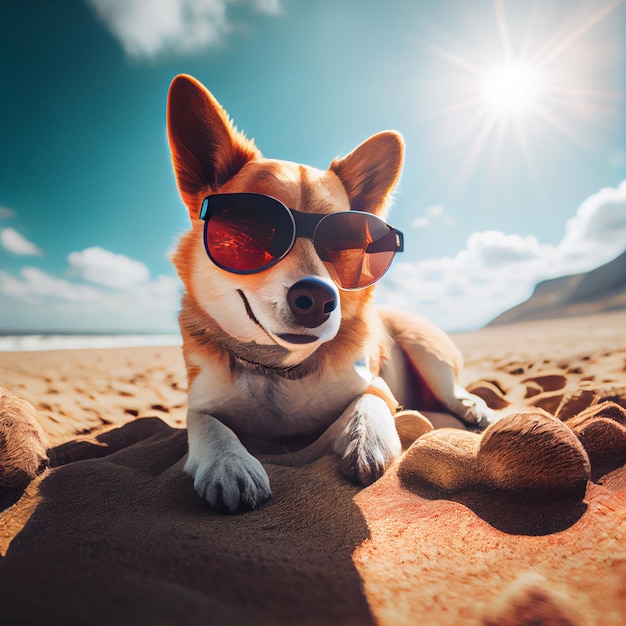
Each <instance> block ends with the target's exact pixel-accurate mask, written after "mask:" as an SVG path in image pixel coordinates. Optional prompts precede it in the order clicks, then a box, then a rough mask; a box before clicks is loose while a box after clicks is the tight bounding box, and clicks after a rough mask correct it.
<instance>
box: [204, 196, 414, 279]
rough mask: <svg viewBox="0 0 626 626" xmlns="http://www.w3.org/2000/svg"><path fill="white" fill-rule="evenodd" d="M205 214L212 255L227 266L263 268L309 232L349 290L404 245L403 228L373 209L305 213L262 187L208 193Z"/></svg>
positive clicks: (376, 273) (383, 267)
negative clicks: (261, 191)
mask: <svg viewBox="0 0 626 626" xmlns="http://www.w3.org/2000/svg"><path fill="white" fill-rule="evenodd" d="M200 219H202V220H204V247H205V248H206V251H207V254H208V255H209V258H210V259H211V261H213V263H215V265H217V266H218V267H220V268H222V269H223V270H226V271H227V272H232V273H234V274H256V273H258V272H263V271H264V270H267V269H269V268H270V267H272V266H273V265H275V264H276V263H278V262H279V261H280V260H281V259H283V258H285V256H287V254H288V253H289V251H290V250H291V249H292V248H293V246H294V244H295V242H296V239H297V238H298V237H305V238H307V239H310V240H311V241H312V242H313V246H314V247H315V251H316V252H317V254H318V256H319V258H320V259H321V260H322V262H323V263H324V265H325V266H326V269H327V270H328V272H329V273H330V275H331V277H332V279H333V280H334V281H335V282H336V283H337V285H338V286H339V287H340V288H341V289H344V290H355V289H364V288H365V287H369V286H370V285H372V284H374V283H375V282H376V281H377V280H378V279H379V278H381V277H382V275H383V274H384V273H385V272H386V271H387V270H388V269H389V266H390V265H391V262H392V261H393V257H394V256H395V254H396V252H402V250H403V246H404V237H403V235H402V233H401V232H400V231H399V230H397V229H395V228H393V227H391V226H389V224H387V223H386V222H384V221H383V220H382V219H380V218H379V217H377V216H376V215H372V214H371V213H364V212H362V211H341V212H338V213H329V214H324V213H301V212H300V211H296V210H294V209H290V208H289V207H287V206H285V205H284V204H283V203H282V202H280V201H279V200H276V198H272V197H271V196H265V195H263V194H259V193H224V194H215V195H211V196H207V197H206V198H205V199H204V200H203V201H202V208H201V210H200Z"/></svg>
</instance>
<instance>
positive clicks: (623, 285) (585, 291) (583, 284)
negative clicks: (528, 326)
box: [487, 252, 626, 326]
mask: <svg viewBox="0 0 626 626" xmlns="http://www.w3.org/2000/svg"><path fill="white" fill-rule="evenodd" d="M619 309H626V252H624V253H623V254H621V255H620V256H618V257H617V258H616V259H613V260H612V261H609V262H608V263H607V264H606V265H602V266H600V267H598V268H596V269H595V270H592V271H590V272H585V273H582V274H573V275H572V276H563V277H561V278H553V279H551V280H544V281H543V282H540V283H539V284H537V286H536V287H535V290H534V292H533V294H532V296H531V297H530V298H529V299H528V300H526V302H522V303H521V304H518V305H517V306H515V307H513V308H512V309H509V310H508V311H505V312H504V313H502V314H500V315H498V317H496V318H495V319H494V320H492V321H491V322H489V324H487V326H500V325H504V324H514V323H517V322H528V321H531V320H544V319H552V318H557V317H575V316H577V315H593V314H595V313H605V312H607V311H616V310H619Z"/></svg>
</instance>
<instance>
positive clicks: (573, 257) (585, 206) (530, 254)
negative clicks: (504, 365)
mask: <svg viewBox="0 0 626 626" xmlns="http://www.w3.org/2000/svg"><path fill="white" fill-rule="evenodd" d="M625 248H626V181H623V182H622V183H621V184H620V185H618V186H617V187H616V188H607V189H603V190H601V191H600V192H598V193H596V194H594V195H592V196H590V197H589V198H588V199H587V200H585V202H583V203H582V204H581V205H580V207H579V208H578V211H577V212H576V214H575V216H574V217H572V218H571V219H570V220H569V221H568V222H567V224H566V227H565V235H564V237H563V239H562V241H561V242H560V243H559V244H558V245H557V246H553V245H550V244H542V243H540V242H539V241H538V240H537V238H536V237H534V236H527V237H522V236H520V235H516V234H513V235H506V234H504V233H501V232H498V231H485V232H474V233H472V234H471V235H470V236H469V238H468V240H467V243H466V246H465V248H464V249H463V250H460V251H459V252H458V253H457V254H456V255H455V256H454V257H443V258H439V259H428V260H424V261H419V262H417V263H401V262H400V263H396V264H395V265H394V266H393V267H392V269H391V270H390V271H389V273H388V275H387V276H386V277H385V279H384V280H383V281H382V282H381V284H380V286H379V287H378V289H377V299H378V300H379V301H381V302H384V303H386V304H394V305H397V306H400V307H402V308H407V309H409V310H414V311H415V312H417V313H421V314H422V315H425V316H426V317H429V318H430V319H432V320H433V321H434V322H436V323H438V324H439V325H441V326H443V327H444V328H446V329H447V330H463V329H469V328H476V327H478V326H482V325H484V324H485V323H487V322H489V321H490V320H491V319H493V318H494V317H495V316H496V315H498V314H499V313H501V312H502V311H504V310H506V309H508V308H510V307H512V306H514V305H516V304H518V303H520V302H522V301H523V300H525V299H526V298H527V297H528V296H529V295H530V294H531V293H532V290H533V288H534V286H535V284H536V283H537V282H539V281H541V280H544V279H546V278H554V277H557V276H564V275H567V274H573V273H577V272H581V271H588V270H591V269H593V268H595V267H598V266H599V265H602V264H603V263H606V262H608V261H610V260H611V259H612V258H614V257H616V256H617V255H618V254H620V253H621V252H623V251H624V249H625Z"/></svg>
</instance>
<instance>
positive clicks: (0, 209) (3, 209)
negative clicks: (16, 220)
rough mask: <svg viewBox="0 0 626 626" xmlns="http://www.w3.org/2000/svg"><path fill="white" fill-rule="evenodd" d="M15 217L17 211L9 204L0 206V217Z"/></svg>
mask: <svg viewBox="0 0 626 626" xmlns="http://www.w3.org/2000/svg"><path fill="white" fill-rule="evenodd" d="M10 217H15V211H14V210H13V209H9V207H8V206H0V219H7V218H10Z"/></svg>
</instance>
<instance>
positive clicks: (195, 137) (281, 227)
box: [167, 75, 492, 513]
mask: <svg viewBox="0 0 626 626" xmlns="http://www.w3.org/2000/svg"><path fill="white" fill-rule="evenodd" d="M167 127H168V137H169V143H170V148H171V153H172V160H173V166H174V172H175V176H176V182H177V185H178V189H179V192H180V194H181V197H182V200H183V202H184V204H185V205H186V206H187V209H188V210H189V216H190V218H191V229H190V230H189V232H187V233H186V234H184V235H183V236H182V237H181V238H180V241H179V243H178V246H177V248H176V250H175V251H174V253H173V256H172V258H173V261H174V264H175V266H176V269H177V272H178V274H179V276H180V278H181V280H182V282H183V284H184V295H183V298H182V306H181V312H180V317H179V321H180V328H181V332H182V337H183V355H184V359H185V364H186V368H187V375H188V385H189V403H188V414H187V429H188V438H189V454H188V459H187V461H186V464H185V468H184V469H185V472H186V473H187V474H189V475H190V476H191V477H192V478H193V481H194V487H195V490H196V491H197V493H198V494H199V495H200V496H201V497H203V498H204V499H205V500H206V501H207V502H208V503H209V505H210V506H211V507H212V508H213V509H214V510H217V511H220V512H226V513H233V512H237V511H243V510H248V509H253V508H255V507H257V506H259V505H260V504H262V503H263V502H265V501H266V500H268V499H269V498H270V496H271V488H270V483H269V479H268V476H267V473H266V471H265V469H264V467H263V465H262V463H261V461H260V460H259V458H261V459H267V458H271V459H272V460H273V461H272V462H278V463H281V462H283V463H289V464H302V463H307V462H310V461H311V460H313V459H315V458H316V457H318V456H320V455H322V454H324V453H326V452H332V453H335V454H336V455H337V456H338V457H339V459H340V466H341V469H342V471H343V473H344V474H345V476H346V477H347V478H348V479H349V480H351V481H353V482H354V483H357V484H360V485H368V484H370V483H372V482H374V481H375V480H377V479H378V478H379V477H380V476H381V475H382V474H383V472H384V471H385V469H386V468H387V467H388V466H389V464H390V463H391V462H392V461H393V460H394V458H396V457H397V456H398V455H399V454H400V453H401V444H400V439H399V436H398V433H397V430H396V427H395V423H394V414H395V412H396V409H397V407H398V406H399V405H403V406H404V407H405V408H411V409H416V410H439V411H446V412H448V413H450V414H452V415H454V416H456V417H457V418H458V419H459V420H460V421H461V422H462V423H463V424H465V425H468V426H469V427H473V428H475V429H483V428H485V427H486V426H487V425H488V424H489V423H490V422H491V421H492V413H491V411H490V409H489V408H488V407H487V406H486V404H485V403H484V402H483V401H482V400H481V399H480V398H478V397H476V396H473V395H471V394H470V393H468V392H467V391H466V390H465V389H463V388H462V387H461V386H459V385H458V384H457V380H458V375H459V370H460V367H461V358H460V355H459V353H458V351H457V349H456V348H455V346H454V345H453V343H452V341H451V340H450V339H449V338H448V336H447V335H446V334H444V333H443V332H442V331H441V330H439V329H438V328H437V327H436V326H434V325H432V324H430V323H428V322H427V321H426V320H424V319H422V318H420V317H418V316H415V315H412V314H408V313H404V312H401V311H393V310H391V309H381V308H377V307H376V306H375V305H374V302H373V290H374V287H373V285H374V283H375V282H376V280H378V279H379V278H380V277H381V276H382V275H383V274H384V273H385V271H386V270H387V268H388V267H389V265H390V264H391V261H392V259H393V257H394V255H395V254H396V253H397V252H400V251H401V250H402V246H403V237H402V233H401V232H400V231H398V230H397V229H395V228H393V227H391V226H389V225H388V224H387V223H386V222H385V221H384V217H385V212H386V209H387V206H388V204H389V200H390V194H391V192H392V190H393V188H394V186H395V184H396V182H397V181H398V178H399V176H400V171H401V168H402V161H403V153H404V144H403V140H402V138H401V136H400V135H399V134H398V133H396V132H391V131H387V132H381V133H379V134H376V135H374V136H372V137H370V138H369V139H367V140H366V141H365V142H364V143H362V144H361V145H359V146H358V147H357V148H355V149H354V150H353V151H352V152H351V153H350V154H348V155H347V156H345V157H343V158H338V159H335V160H334V161H332V163H331V164H330V166H329V168H328V169H327V170H324V171H322V170H319V169H315V168H313V167H309V166H306V165H301V164H298V163H292V162H289V161H280V160H274V159H267V158H264V157H263V156H262V155H261V153H260V151H259V150H258V149H257V148H256V146H255V145H254V143H253V142H252V141H251V140H249V139H247V138H246V137H245V136H244V135H243V134H242V133H241V132H239V131H238V130H237V129H236V128H235V127H234V126H233V124H232V123H231V121H230V119H229V117H228V116H227V114H226V112H225V111H224V110H223V109H222V107H221V106H220V104H219V103H218V102H217V101H216V99H215V98H214V97H213V96H212V95H211V93H209V91H208V90H207V89H206V88H205V87H204V86H203V85H202V84H200V83H199V82H198V81H197V80H195V79H194V78H192V77H190V76H186V75H180V76H177V77H176V78H175V79H174V80H173V82H172V84H171V87H170V90H169V95H168V104H167ZM267 455H272V456H271V457H267Z"/></svg>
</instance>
